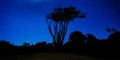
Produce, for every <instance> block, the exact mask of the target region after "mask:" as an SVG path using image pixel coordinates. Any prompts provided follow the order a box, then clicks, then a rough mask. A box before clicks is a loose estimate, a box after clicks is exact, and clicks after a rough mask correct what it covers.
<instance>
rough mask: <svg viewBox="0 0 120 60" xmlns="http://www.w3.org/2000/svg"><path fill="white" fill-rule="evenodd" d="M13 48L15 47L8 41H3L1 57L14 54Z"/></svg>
mask: <svg viewBox="0 0 120 60" xmlns="http://www.w3.org/2000/svg"><path fill="white" fill-rule="evenodd" d="M12 47H13V45H12V44H11V43H10V42H8V41H6V40H1V41H0V55H1V54H2V55H3V54H4V55H8V54H11V53H12Z"/></svg>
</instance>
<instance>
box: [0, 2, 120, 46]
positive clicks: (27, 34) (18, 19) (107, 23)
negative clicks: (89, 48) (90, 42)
mask: <svg viewBox="0 0 120 60" xmlns="http://www.w3.org/2000/svg"><path fill="white" fill-rule="evenodd" d="M60 5H61V6H63V7H64V6H76V7H77V8H78V9H80V10H81V11H83V12H86V13H87V14H88V15H87V18H85V19H75V20H74V21H73V22H71V23H70V24H69V28H68V33H67V35H66V38H65V41H67V39H68V37H69V34H70V32H73V31H74V30H78V31H81V32H82V33H83V34H86V33H91V34H93V35H95V36H96V37H97V38H99V39H103V38H107V37H108V35H109V34H110V33H108V32H106V28H107V27H110V28H111V27H114V28H116V29H117V30H120V24H119V22H120V12H118V9H120V1H119V0H0V40H2V39H4V40H7V41H10V42H11V43H13V44H15V45H21V44H23V42H29V43H31V44H34V43H36V42H38V41H39V42H41V41H47V42H52V38H51V36H50V34H49V31H48V29H47V25H46V22H45V16H46V14H48V13H50V12H51V11H52V9H53V8H55V7H58V6H60Z"/></svg>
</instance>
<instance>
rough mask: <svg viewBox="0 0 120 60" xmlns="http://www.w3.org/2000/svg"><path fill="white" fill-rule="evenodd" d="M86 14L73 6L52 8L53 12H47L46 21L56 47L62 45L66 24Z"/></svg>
mask: <svg viewBox="0 0 120 60" xmlns="http://www.w3.org/2000/svg"><path fill="white" fill-rule="evenodd" d="M85 17H86V14H84V13H81V12H80V11H79V10H78V9H76V8H75V7H73V6H70V7H67V8H66V7H64V8H54V10H53V12H51V13H50V14H47V16H46V23H47V26H48V29H49V32H50V34H51V36H52V38H53V44H54V46H56V47H60V46H62V45H63V41H64V38H65V35H66V33H67V29H68V24H69V22H70V21H73V20H74V19H75V18H85Z"/></svg>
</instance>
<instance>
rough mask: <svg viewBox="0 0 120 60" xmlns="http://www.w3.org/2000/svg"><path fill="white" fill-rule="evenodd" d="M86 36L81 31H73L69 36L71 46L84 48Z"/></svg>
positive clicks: (78, 48)
mask: <svg viewBox="0 0 120 60" xmlns="http://www.w3.org/2000/svg"><path fill="white" fill-rule="evenodd" d="M86 38H87V37H86V36H85V35H83V34H82V33H81V32H79V31H74V32H72V33H71V34H70V37H69V42H70V44H71V46H70V47H71V48H72V49H74V50H75V49H76V50H77V51H79V50H80V49H81V50H82V49H83V48H84V47H85V40H86Z"/></svg>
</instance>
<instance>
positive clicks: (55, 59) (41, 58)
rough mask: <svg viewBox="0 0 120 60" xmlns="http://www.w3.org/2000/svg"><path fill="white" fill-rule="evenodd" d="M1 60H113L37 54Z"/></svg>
mask: <svg viewBox="0 0 120 60" xmlns="http://www.w3.org/2000/svg"><path fill="white" fill-rule="evenodd" d="M0 60H111V59H102V58H95V57H88V56H83V55H78V54H73V53H36V54H24V55H13V56H7V57H2V58H0ZM113 60H117V59H113Z"/></svg>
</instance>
